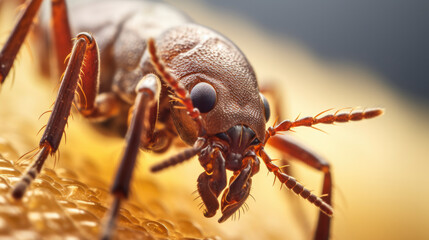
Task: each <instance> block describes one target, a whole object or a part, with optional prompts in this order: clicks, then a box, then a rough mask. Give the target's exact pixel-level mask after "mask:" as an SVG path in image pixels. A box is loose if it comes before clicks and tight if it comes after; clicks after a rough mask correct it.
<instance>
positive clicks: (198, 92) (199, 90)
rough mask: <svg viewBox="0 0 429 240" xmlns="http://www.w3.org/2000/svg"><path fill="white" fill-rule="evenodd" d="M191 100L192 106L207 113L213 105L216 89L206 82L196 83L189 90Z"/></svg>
mask: <svg viewBox="0 0 429 240" xmlns="http://www.w3.org/2000/svg"><path fill="white" fill-rule="evenodd" d="M191 100H192V104H193V105H194V107H196V108H198V110H200V112H201V113H207V112H209V111H210V110H212V109H213V108H214V106H215V103H216V91H215V89H214V88H213V87H212V85H210V84H208V83H205V82H200V83H197V85H195V86H194V88H192V90H191Z"/></svg>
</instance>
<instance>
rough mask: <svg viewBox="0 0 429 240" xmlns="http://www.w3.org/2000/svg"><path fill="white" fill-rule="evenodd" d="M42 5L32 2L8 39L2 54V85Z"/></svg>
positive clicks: (38, 1) (0, 58)
mask: <svg viewBox="0 0 429 240" xmlns="http://www.w3.org/2000/svg"><path fill="white" fill-rule="evenodd" d="M41 3H42V0H32V1H31V2H30V3H29V4H28V5H27V7H26V8H25V10H24V12H23V13H22V16H21V17H20V18H19V20H18V23H17V24H16V25H15V28H14V29H13V31H12V33H11V35H10V36H9V38H8V39H7V42H6V44H5V45H4V46H3V49H2V50H1V52H0V84H1V83H3V82H4V80H5V79H6V76H7V75H8V73H9V71H10V69H11V68H12V65H13V61H15V58H16V55H17V54H18V51H19V49H20V48H21V45H22V43H23V42H24V40H25V37H26V36H27V33H28V31H29V30H30V27H31V25H32V24H33V19H34V17H35V15H36V13H37V12H38V11H39V8H40V4H41Z"/></svg>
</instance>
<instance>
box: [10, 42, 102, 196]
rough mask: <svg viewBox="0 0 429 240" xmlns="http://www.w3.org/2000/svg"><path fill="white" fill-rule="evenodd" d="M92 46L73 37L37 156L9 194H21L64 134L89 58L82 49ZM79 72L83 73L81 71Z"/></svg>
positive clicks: (53, 151) (86, 52)
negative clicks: (66, 63)
mask: <svg viewBox="0 0 429 240" xmlns="http://www.w3.org/2000/svg"><path fill="white" fill-rule="evenodd" d="M93 47H96V44H95V40H93V39H92V38H88V35H86V34H79V35H78V36H77V40H76V42H75V44H74V47H73V50H72V53H71V57H70V61H69V63H68V65H67V69H66V71H65V73H64V77H63V79H62V82H61V86H60V89H59V92H58V96H57V99H56V101H55V105H54V107H53V110H52V114H51V116H50V118H49V120H48V123H47V125H46V128H45V132H44V133H43V136H42V138H41V140H40V143H39V148H40V151H39V155H38V156H37V158H36V161H35V162H34V163H33V164H32V165H30V166H29V168H28V169H27V170H26V172H25V173H24V174H23V175H22V177H21V180H20V181H19V182H18V183H17V184H16V185H15V186H14V187H13V188H12V196H13V197H14V198H17V199H18V198H21V197H22V196H23V195H24V193H25V190H26V188H27V187H28V186H29V184H30V183H31V181H32V180H33V179H35V178H36V176H37V174H38V173H40V171H41V169H42V166H43V164H44V162H45V160H46V158H47V157H48V156H49V155H52V154H54V153H55V152H56V151H57V149H58V146H59V144H60V141H61V138H62V136H63V133H64V128H65V125H66V124H67V119H68V117H69V115H70V109H71V106H72V102H73V99H74V97H75V93H76V89H77V87H78V82H79V79H80V75H81V69H82V65H85V64H84V59H85V58H86V57H88V58H90V57H91V56H89V55H90V54H91V51H86V50H87V49H91V48H93ZM86 65H91V64H86ZM83 74H85V72H84V73H83Z"/></svg>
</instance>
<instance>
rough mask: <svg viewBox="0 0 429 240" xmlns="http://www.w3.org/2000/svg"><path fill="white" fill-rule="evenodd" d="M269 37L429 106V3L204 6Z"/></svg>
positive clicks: (335, 0) (222, 0) (222, 1)
mask: <svg viewBox="0 0 429 240" xmlns="http://www.w3.org/2000/svg"><path fill="white" fill-rule="evenodd" d="M203 2H204V4H207V5H211V6H213V7H219V8H222V9H225V10H226V11H230V12H229V13H230V14H233V15H235V16H238V17H244V18H246V19H248V20H249V21H251V24H252V25H254V26H257V27H258V28H262V29H264V31H265V32H266V33H267V34H275V35H282V36H285V37H287V38H288V39H291V40H293V41H296V42H299V43H300V44H302V45H303V46H305V47H306V48H307V49H309V50H310V51H311V52H312V53H313V54H315V55H317V56H319V57H321V58H323V59H324V60H325V61H334V62H342V63H350V64H354V65H356V66H360V67H362V68H365V69H368V70H369V71H371V72H373V73H374V74H377V75H378V76H379V77H380V79H382V80H383V81H387V82H389V84H391V85H392V86H394V87H395V88H397V89H401V90H402V93H403V94H406V95H407V97H411V98H413V99H415V100H416V101H426V102H427V101H428V100H429V94H428V92H429V44H428V42H429V29H428V28H427V26H426V24H425V23H426V22H428V20H429V17H428V14H427V13H428V12H429V3H427V2H424V1H407V0H393V1H392V0H380V1H371V0H361V1H340V0H327V1H275V0H268V1H263V2H262V1H257V0H249V1H246V2H244V1H227V0H219V1H208V0H205V1H203Z"/></svg>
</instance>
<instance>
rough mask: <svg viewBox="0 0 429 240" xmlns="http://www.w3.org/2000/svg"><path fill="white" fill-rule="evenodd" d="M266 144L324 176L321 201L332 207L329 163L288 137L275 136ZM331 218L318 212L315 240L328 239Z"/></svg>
mask: <svg viewBox="0 0 429 240" xmlns="http://www.w3.org/2000/svg"><path fill="white" fill-rule="evenodd" d="M268 144H270V145H271V146H273V147H275V148H277V149H278V150H280V151H282V152H283V153H286V154H288V155H289V156H291V157H293V158H294V159H297V160H299V161H302V162H304V163H305V164H307V165H308V166H311V167H312V168H315V169H317V170H319V171H321V172H323V174H324V178H323V187H322V197H321V198H322V199H323V201H324V202H325V203H327V204H329V205H332V175H331V170H330V167H329V163H328V162H326V161H325V160H324V159H323V158H321V157H319V156H317V155H316V154H314V153H313V152H311V151H310V150H308V149H306V148H304V147H302V146H300V145H299V144H298V143H296V142H295V141H294V140H293V139H292V138H291V137H290V136H287V135H276V136H273V137H271V138H270V140H269V141H268ZM330 224H331V218H330V217H329V216H327V215H326V214H325V213H323V212H320V213H319V218H318V221H317V229H316V233H315V236H314V238H315V239H328V238H329V231H330Z"/></svg>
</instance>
